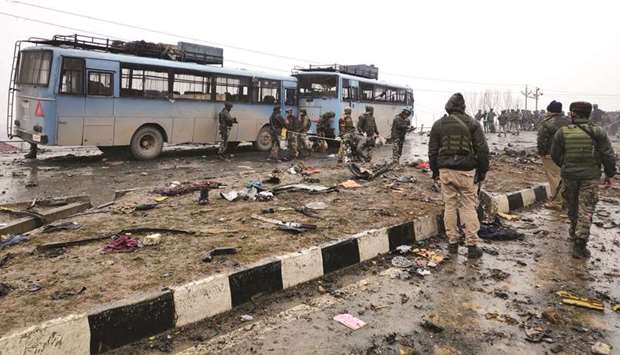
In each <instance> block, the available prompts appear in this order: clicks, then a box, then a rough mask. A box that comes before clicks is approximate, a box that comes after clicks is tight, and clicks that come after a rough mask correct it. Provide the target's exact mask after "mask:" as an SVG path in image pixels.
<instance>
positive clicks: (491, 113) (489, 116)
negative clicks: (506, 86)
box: [487, 108, 495, 133]
mask: <svg viewBox="0 0 620 355" xmlns="http://www.w3.org/2000/svg"><path fill="white" fill-rule="evenodd" d="M487 124H488V126H489V130H488V132H490V133H495V111H493V109H492V108H491V109H489V113H487Z"/></svg>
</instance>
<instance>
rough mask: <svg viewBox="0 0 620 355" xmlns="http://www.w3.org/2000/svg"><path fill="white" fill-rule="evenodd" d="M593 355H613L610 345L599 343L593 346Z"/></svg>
mask: <svg viewBox="0 0 620 355" xmlns="http://www.w3.org/2000/svg"><path fill="white" fill-rule="evenodd" d="M592 354H595V355H610V354H611V346H609V345H608V344H605V343H602V342H600V341H597V342H596V343H594V345H592Z"/></svg>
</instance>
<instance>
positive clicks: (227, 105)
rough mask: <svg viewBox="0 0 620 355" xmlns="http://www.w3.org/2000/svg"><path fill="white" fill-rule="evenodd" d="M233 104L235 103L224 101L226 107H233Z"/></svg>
mask: <svg viewBox="0 0 620 355" xmlns="http://www.w3.org/2000/svg"><path fill="white" fill-rule="evenodd" d="M232 106H233V105H232V104H231V103H230V102H225V103H224V107H226V108H232Z"/></svg>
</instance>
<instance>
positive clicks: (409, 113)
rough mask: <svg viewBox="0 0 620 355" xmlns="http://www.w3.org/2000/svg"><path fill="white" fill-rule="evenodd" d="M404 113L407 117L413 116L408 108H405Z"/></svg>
mask: <svg viewBox="0 0 620 355" xmlns="http://www.w3.org/2000/svg"><path fill="white" fill-rule="evenodd" d="M402 113H404V114H405V116H410V115H411V110H410V109H408V108H404V109H403V112H402Z"/></svg>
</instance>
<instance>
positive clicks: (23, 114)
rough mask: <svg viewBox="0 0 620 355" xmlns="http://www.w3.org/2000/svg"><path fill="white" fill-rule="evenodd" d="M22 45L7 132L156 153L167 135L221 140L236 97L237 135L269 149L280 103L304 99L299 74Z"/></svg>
mask: <svg viewBox="0 0 620 355" xmlns="http://www.w3.org/2000/svg"><path fill="white" fill-rule="evenodd" d="M18 53H19V59H18V61H17V65H16V70H15V73H14V75H13V78H12V79H13V83H12V87H11V90H10V93H9V95H14V97H11V96H10V97H9V114H8V132H9V134H11V133H12V135H13V136H16V137H20V138H21V139H23V140H25V141H28V142H31V143H40V144H47V145H69V146H76V145H91V146H97V147H100V149H102V150H103V151H106V149H107V148H111V147H119V146H120V147H128V148H130V149H131V152H132V154H133V155H134V156H135V157H136V158H138V159H152V158H155V157H157V156H158V155H159V153H160V152H161V150H162V146H163V144H164V142H167V143H170V144H180V143H215V142H217V141H218V140H219V136H218V129H217V125H218V120H217V118H218V113H219V111H221V110H222V108H223V107H224V102H230V103H232V104H233V105H234V107H233V112H232V114H233V116H234V117H236V118H237V120H238V122H239V123H238V124H237V125H235V126H234V127H233V130H232V131H231V135H230V137H229V140H230V141H231V142H254V144H255V146H256V148H257V149H260V150H268V149H269V148H270V147H271V138H270V136H269V133H268V129H267V125H268V121H269V116H270V114H271V113H272V111H273V107H274V105H281V106H282V110H283V111H284V110H285V109H286V108H287V107H294V108H296V106H297V98H296V95H297V83H296V79H295V78H294V77H291V76H278V75H271V74H264V73H258V72H251V71H246V70H233V69H225V68H222V67H214V66H208V65H202V64H196V63H186V62H179V61H174V60H164V59H157V58H146V57H141V56H136V55H127V54H116V53H110V52H104V51H97V50H86V49H79V48H67V47H66V46H53V45H40V44H38V45H35V46H31V47H28V48H25V49H22V50H20V51H19V52H18ZM11 103H13V105H14V106H15V107H14V113H13V108H12V107H11V106H12V105H11Z"/></svg>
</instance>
